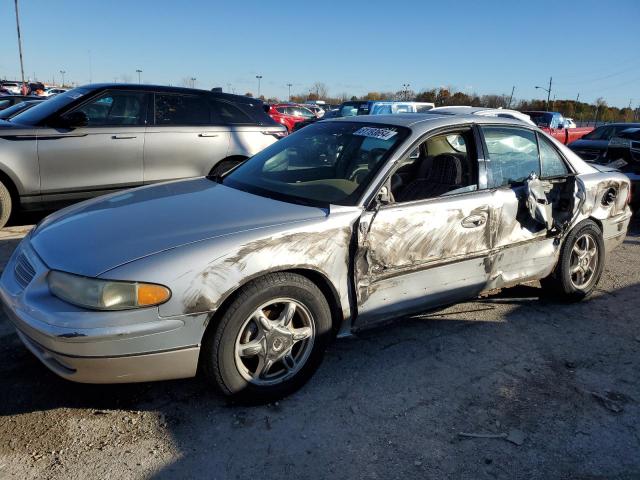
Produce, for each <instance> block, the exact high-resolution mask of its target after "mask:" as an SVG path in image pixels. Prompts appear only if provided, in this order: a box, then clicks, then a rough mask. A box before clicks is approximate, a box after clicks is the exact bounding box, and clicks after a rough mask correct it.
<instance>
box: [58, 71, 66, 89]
mask: <svg viewBox="0 0 640 480" xmlns="http://www.w3.org/2000/svg"><path fill="white" fill-rule="evenodd" d="M65 73H67V71H66V70H60V75H62V86H63V87H64V74H65Z"/></svg>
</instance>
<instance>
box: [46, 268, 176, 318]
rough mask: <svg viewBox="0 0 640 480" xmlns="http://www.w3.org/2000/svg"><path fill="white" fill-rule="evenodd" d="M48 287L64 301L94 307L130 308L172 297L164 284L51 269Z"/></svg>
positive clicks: (96, 308)
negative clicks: (125, 280)
mask: <svg viewBox="0 0 640 480" xmlns="http://www.w3.org/2000/svg"><path fill="white" fill-rule="evenodd" d="M47 281H48V282H49V290H50V291H51V293H52V294H54V295H55V296H56V297H58V298H59V299H61V300H64V301H65V302H69V303H71V304H73V305H77V306H79V307H85V308H90V309H93V310H127V309H131V308H143V307H152V306H155V305H160V304H161V303H164V302H166V301H167V300H169V298H171V290H169V289H168V288H167V287H164V286H162V285H156V284H153V283H140V282H120V281H114V280H101V279H98V278H89V277H82V276H80V275H73V274H71V273H64V272H58V271H55V270H54V271H51V272H49V275H48V276H47Z"/></svg>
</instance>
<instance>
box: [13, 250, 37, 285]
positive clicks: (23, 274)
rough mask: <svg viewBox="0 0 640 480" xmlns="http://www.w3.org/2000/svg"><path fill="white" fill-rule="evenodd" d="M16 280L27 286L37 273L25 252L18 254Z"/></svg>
mask: <svg viewBox="0 0 640 480" xmlns="http://www.w3.org/2000/svg"><path fill="white" fill-rule="evenodd" d="M14 271H15V274H16V281H17V282H18V284H19V285H20V286H21V287H22V288H26V286H27V285H29V283H30V282H31V280H33V277H34V276H35V274H36V271H35V269H34V268H33V265H31V263H30V262H29V259H28V258H27V257H26V255H25V254H24V253H21V254H20V255H18V259H17V260H16V267H15V270H14Z"/></svg>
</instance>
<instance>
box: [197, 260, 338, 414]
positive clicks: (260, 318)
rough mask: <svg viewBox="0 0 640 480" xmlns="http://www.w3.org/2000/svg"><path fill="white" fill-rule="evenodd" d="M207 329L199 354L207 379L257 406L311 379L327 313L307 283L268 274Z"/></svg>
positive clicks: (327, 331)
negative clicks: (216, 322) (215, 323)
mask: <svg viewBox="0 0 640 480" xmlns="http://www.w3.org/2000/svg"><path fill="white" fill-rule="evenodd" d="M288 312H290V314H289V313H288ZM287 319H288V320H287ZM211 327H212V328H210V329H209V330H208V331H207V333H206V334H205V338H204V340H203V342H202V352H201V355H200V366H201V368H202V372H203V373H204V375H205V377H206V379H207V380H208V381H210V382H211V383H213V385H214V386H215V387H216V388H217V390H218V391H219V392H220V393H222V394H223V395H225V396H227V397H230V398H231V399H232V400H234V401H238V402H240V403H245V404H260V403H266V402H271V401H274V400H277V399H279V398H281V397H283V396H286V395H288V394H290V393H293V392H294V391H296V390H297V389H299V388H300V387H301V386H302V385H304V384H305V383H306V382H307V380H309V378H311V376H312V375H313V373H314V372H315V371H316V369H317V368H318V366H319V365H320V363H321V362H322V358H323V356H324V351H325V349H326V346H327V344H328V341H329V338H330V333H331V311H330V309H329V305H328V303H327V300H326V299H325V297H324V295H323V294H322V292H321V291H320V289H319V288H318V287H317V286H316V285H315V284H314V283H313V282H312V281H311V280H309V279H308V278H306V277H304V276H302V275H298V274H294V273H288V272H281V273H273V274H269V275H265V276H264V277H260V278H258V279H256V280H254V281H252V282H250V283H248V284H247V285H245V286H244V287H242V288H241V289H240V291H239V292H238V294H237V295H236V297H235V298H234V299H233V301H232V302H231V304H230V305H229V306H228V308H227V309H226V311H225V312H224V314H223V316H222V318H220V319H219V322H218V324H217V325H212V326H211Z"/></svg>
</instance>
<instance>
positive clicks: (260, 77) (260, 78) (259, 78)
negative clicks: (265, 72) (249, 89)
mask: <svg viewBox="0 0 640 480" xmlns="http://www.w3.org/2000/svg"><path fill="white" fill-rule="evenodd" d="M256 78H257V79H258V98H260V80H262V75H256Z"/></svg>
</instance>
